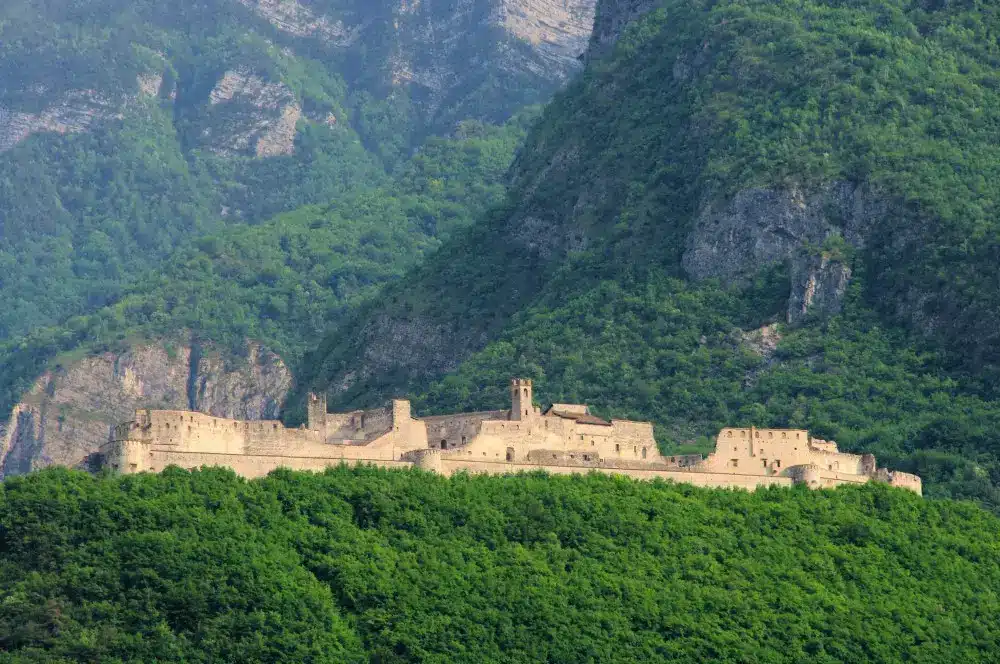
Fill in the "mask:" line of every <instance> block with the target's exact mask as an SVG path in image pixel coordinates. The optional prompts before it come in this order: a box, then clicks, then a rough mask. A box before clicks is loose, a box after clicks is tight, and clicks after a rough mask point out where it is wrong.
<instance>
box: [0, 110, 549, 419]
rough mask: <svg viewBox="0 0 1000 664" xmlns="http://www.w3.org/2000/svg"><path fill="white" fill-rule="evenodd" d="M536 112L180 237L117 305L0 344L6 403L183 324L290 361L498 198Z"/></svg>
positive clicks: (459, 134) (0, 402)
mask: <svg viewBox="0 0 1000 664" xmlns="http://www.w3.org/2000/svg"><path fill="white" fill-rule="evenodd" d="M535 117H537V110H536V109H534V108H528V109H525V110H523V111H521V112H520V113H518V114H517V115H516V116H515V117H514V118H512V119H511V120H510V121H509V122H508V123H506V124H505V125H504V126H502V127H495V126H491V125H484V124H482V123H479V122H475V121H465V122H463V123H461V124H460V126H459V127H458V128H457V129H456V131H455V133H454V135H453V136H452V137H450V138H433V137H432V138H429V139H428V140H427V142H426V143H425V144H424V146H423V147H422V148H421V150H420V151H419V152H417V153H416V154H415V155H414V156H413V157H412V158H411V159H410V160H408V161H407V163H406V164H404V165H401V166H400V167H399V169H398V171H397V173H396V174H394V175H393V176H392V177H390V178H387V180H386V181H385V183H384V184H382V185H381V186H373V183H363V182H359V183H357V184H356V185H355V186H353V187H352V188H350V190H348V191H346V192H345V193H344V194H343V196H341V197H339V198H338V199H336V200H333V201H330V202H328V203H326V204H323V205H309V206H302V207H300V208H298V209H296V210H294V211H292V212H288V213H284V214H281V215H278V216H276V217H274V218H272V219H268V220H266V221H263V222H260V223H256V224H252V223H241V224H236V223H231V224H229V225H227V226H226V227H224V228H218V229H217V230H216V231H215V232H214V233H211V234H204V235H196V236H194V237H192V238H185V239H182V240H179V241H178V243H177V246H176V247H175V248H174V249H173V250H172V251H171V252H169V254H168V256H169V260H168V261H166V262H165V263H164V264H163V265H154V266H153V267H149V266H146V267H145V268H144V269H143V270H141V271H139V272H138V274H136V275H135V276H133V277H132V284H131V285H130V286H129V288H128V292H127V294H123V295H121V296H120V297H118V298H117V299H116V300H115V301H114V302H112V303H111V304H108V305H106V306H103V307H100V308H97V309H96V310H94V311H93V312H88V313H84V314H82V315H78V316H73V317H70V318H69V319H68V320H66V321H64V322H62V323H61V324H59V325H54V326H48V327H40V328H37V329H34V330H32V332H31V333H30V334H27V335H23V336H18V337H14V338H13V339H9V340H7V341H5V342H0V358H3V362H2V364H0V388H2V392H0V407H2V408H4V409H9V408H10V407H12V406H13V404H14V403H16V401H17V399H18V398H20V395H21V393H22V392H23V391H24V390H25V389H27V388H28V386H29V385H30V384H31V383H32V382H33V381H34V380H35V378H36V377H37V376H38V374H39V373H41V372H42V371H44V370H45V368H46V367H47V366H49V364H50V362H52V361H53V359H54V358H57V357H58V356H60V354H65V353H70V354H71V355H72V356H74V357H78V356H79V355H80V354H81V353H85V352H89V351H96V350H102V349H108V348H116V347H118V346H119V345H121V344H122V343H125V342H128V341H131V340H134V339H136V338H145V339H156V338H160V337H164V336H170V335H173V334H181V333H183V334H188V333H190V334H194V335H195V336H196V337H198V338H202V339H206V340H211V341H213V342H215V343H217V344H221V345H222V346H226V345H228V346H230V347H232V348H234V349H236V348H239V347H242V345H243V344H244V340H245V339H247V338H250V339H255V340H258V341H260V342H262V343H264V344H265V345H267V346H268V347H269V348H271V349H273V350H275V351H277V352H279V353H280V354H281V355H282V357H283V358H284V359H285V361H286V362H287V363H288V364H290V365H291V366H292V367H293V368H294V367H295V366H296V365H297V363H298V361H299V360H300V359H301V357H302V355H303V354H304V353H305V352H306V351H307V350H309V349H311V348H312V347H313V346H314V345H315V343H316V341H317V340H318V339H320V338H321V337H322V335H323V334H324V332H325V331H326V330H327V329H328V327H329V326H330V325H331V324H332V323H333V322H334V321H336V320H337V319H338V317H339V316H340V315H341V314H342V312H343V311H344V310H345V309H348V308H350V307H351V306H352V305H353V304H355V303H357V302H360V301H363V300H364V299H365V298H366V297H368V296H370V295H371V294H373V293H375V292H377V290H378V288H379V287H380V286H381V285H382V284H384V283H385V282H387V281H389V280H393V279H398V278H400V277H401V276H402V275H403V274H404V273H405V272H406V270H407V269H408V268H409V267H411V266H413V265H414V264H416V263H417V261H418V260H419V259H420V258H421V257H422V256H423V255H424V254H426V253H427V252H429V251H432V250H434V249H435V248H436V247H437V246H439V245H440V243H441V242H442V241H444V240H446V239H448V238H449V237H450V236H452V235H453V234H455V233H457V232H460V231H461V230H462V229H464V228H465V227H467V226H468V225H470V224H471V223H473V221H474V220H475V219H476V218H477V217H478V216H479V215H481V214H482V213H483V212H484V211H485V210H486V209H488V208H489V206H491V205H494V204H496V203H498V202H499V201H501V200H502V198H503V193H504V190H505V189H504V185H503V183H502V179H503V176H504V173H505V171H506V170H507V167H508V165H509V163H510V161H511V159H512V158H513V155H514V151H515V150H516V148H517V146H518V145H520V143H521V141H522V140H523V137H524V134H525V132H526V130H527V127H528V126H529V125H530V123H531V122H532V120H533V119H534V118H535ZM376 182H378V181H376ZM50 276H53V278H55V277H57V276H58V275H50ZM56 292H58V291H56ZM49 295H50V296H51V295H52V293H49ZM43 299H44V298H43ZM28 304H31V303H28Z"/></svg>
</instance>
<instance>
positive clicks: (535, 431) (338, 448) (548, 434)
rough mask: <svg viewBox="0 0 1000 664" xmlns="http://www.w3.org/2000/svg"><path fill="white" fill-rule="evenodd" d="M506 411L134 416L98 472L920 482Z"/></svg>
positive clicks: (800, 442)
mask: <svg viewBox="0 0 1000 664" xmlns="http://www.w3.org/2000/svg"><path fill="white" fill-rule="evenodd" d="M510 389H511V406H510V408H509V409H507V410H495V411H484V412H477V413H460V414H457V415H438V416H433V417H422V418H415V417H413V415H412V413H411V412H410V402H409V401H404V400H395V401H392V402H391V403H390V404H389V405H388V406H386V407H385V408H379V409H375V410H358V411H353V412H349V413H328V412H327V406H326V399H325V398H324V397H321V396H316V395H310V396H309V404H308V424H306V425H304V426H301V427H299V428H297V429H289V428H286V427H285V426H284V425H282V423H281V422H278V421H255V422H248V421H240V420H230V419H225V418H220V417H212V416H211V415H205V414H202V413H194V412H190V411H172V410H140V411H136V415H135V419H134V420H133V421H131V422H126V423H123V424H120V425H118V426H116V427H115V428H114V429H113V431H112V432H111V436H110V437H109V440H108V442H107V443H106V444H105V445H104V446H102V448H101V457H102V460H103V461H102V462H103V464H104V465H106V466H108V467H110V468H111V469H113V470H116V471H118V472H122V473H137V472H143V471H153V472H158V471H161V470H163V469H164V468H166V467H167V466H170V465H176V466H181V467H184V468H197V467H200V466H227V467H229V468H232V469H233V470H234V471H235V472H236V473H238V474H240V475H244V476H246V477H258V476H261V475H265V474H267V473H268V472H270V471H271V470H274V469H275V468H279V467H284V468H291V469H294V470H322V469H324V468H326V467H328V466H331V465H336V464H339V463H343V462H349V463H353V462H362V463H373V464H377V465H380V466H386V467H399V468H406V467H412V466H417V467H420V468H424V469H427V470H432V471H434V472H438V473H442V474H444V475H451V474H452V473H456V472H459V471H468V472H473V473H510V472H517V471H521V470H545V471H547V472H550V473H560V474H564V473H581V472H590V471H594V472H601V473H615V474H622V475H629V476H631V477H634V478H637V479H653V478H657V477H659V478H663V479H672V480H675V481H678V482H688V483H691V484H698V485H702V486H724V487H743V488H755V487H759V486H768V485H783V486H787V485H791V484H794V483H801V484H805V485H807V486H809V487H812V488H820V487H832V486H837V485H840V484H862V483H865V482H869V481H873V480H874V481H881V482H887V483H889V484H891V485H893V486H898V487H903V488H906V489H910V490H911V491H915V492H916V493H918V494H919V493H920V492H921V483H920V478H919V477H917V476H916V475H910V474H908V473H900V472H893V471H889V470H885V469H878V468H876V466H875V457H874V456H872V455H871V454H864V455H858V454H846V453H843V452H840V451H838V449H837V445H836V444H835V443H833V442H828V441H825V440H819V439H816V438H812V437H810V435H809V432H808V431H805V430H802V429H756V428H753V427H751V428H743V429H733V428H730V429H723V430H722V431H721V432H720V433H719V437H718V439H717V441H716V447H715V452H714V453H712V454H709V455H708V457H705V458H702V456H701V455H680V456H663V455H661V454H660V452H659V451H658V450H657V447H656V441H655V440H654V439H653V426H652V424H650V423H648V422H630V421H626V420H610V421H608V420H604V419H602V418H600V417H597V416H595V415H593V414H592V413H591V412H590V409H589V408H588V407H587V406H584V405H579V404H560V403H556V404H552V405H551V406H550V407H549V408H548V409H546V410H544V411H542V410H541V409H539V408H537V407H536V406H535V405H534V402H533V398H532V397H533V395H532V387H531V381H530V380H522V379H515V380H513V381H511V388H510Z"/></svg>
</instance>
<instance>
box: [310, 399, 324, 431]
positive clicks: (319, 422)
mask: <svg viewBox="0 0 1000 664" xmlns="http://www.w3.org/2000/svg"><path fill="white" fill-rule="evenodd" d="M307 407H308V411H307V416H308V422H309V424H308V426H309V428H310V429H312V430H313V431H323V432H326V394H325V393H323V394H314V393H313V392H310V393H309V402H308V404H307Z"/></svg>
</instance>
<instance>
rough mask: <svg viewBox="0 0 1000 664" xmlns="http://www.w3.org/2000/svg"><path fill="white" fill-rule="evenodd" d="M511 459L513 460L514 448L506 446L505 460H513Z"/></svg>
mask: <svg viewBox="0 0 1000 664" xmlns="http://www.w3.org/2000/svg"><path fill="white" fill-rule="evenodd" d="M513 460H514V448H513V447H508V448H507V461H513Z"/></svg>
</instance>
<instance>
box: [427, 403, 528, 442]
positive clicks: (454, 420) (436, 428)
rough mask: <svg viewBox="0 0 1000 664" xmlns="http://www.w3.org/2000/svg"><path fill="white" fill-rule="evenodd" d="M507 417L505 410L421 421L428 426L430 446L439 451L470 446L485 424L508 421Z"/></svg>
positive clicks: (446, 416)
mask: <svg viewBox="0 0 1000 664" xmlns="http://www.w3.org/2000/svg"><path fill="white" fill-rule="evenodd" d="M507 415H508V413H507V411H505V410H490V411H483V412H478V413H461V414H458V415H436V416H433V417H422V418H420V420H421V421H422V422H423V423H424V424H425V425H426V426H427V441H428V444H429V445H430V446H431V447H436V448H438V449H444V450H450V449H454V448H456V447H459V446H461V445H466V444H468V442H469V441H470V440H472V439H473V438H475V437H476V436H477V435H478V434H479V428H480V426H481V425H482V423H483V422H487V421H490V420H494V421H498V420H506V419H507Z"/></svg>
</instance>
